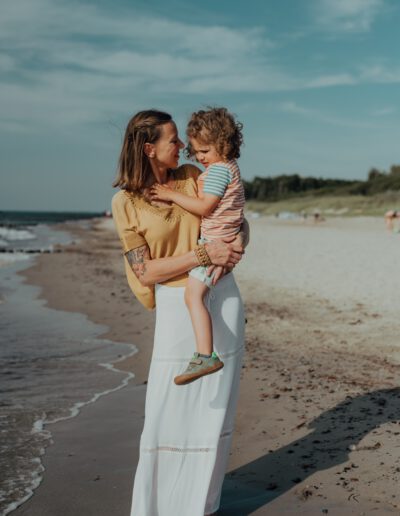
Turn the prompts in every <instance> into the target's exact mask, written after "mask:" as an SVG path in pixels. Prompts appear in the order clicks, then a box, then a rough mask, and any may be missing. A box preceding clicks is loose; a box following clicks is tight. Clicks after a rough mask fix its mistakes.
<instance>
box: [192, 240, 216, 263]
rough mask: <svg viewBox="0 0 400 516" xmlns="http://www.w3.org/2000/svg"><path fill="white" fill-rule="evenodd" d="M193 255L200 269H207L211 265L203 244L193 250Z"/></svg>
mask: <svg viewBox="0 0 400 516" xmlns="http://www.w3.org/2000/svg"><path fill="white" fill-rule="evenodd" d="M194 254H195V255H196V258H197V261H198V262H199V265H201V266H202V267H209V266H210V265H212V261H211V258H210V257H209V256H208V253H207V251H206V246H205V245H204V244H201V245H198V246H197V247H196V248H195V250H194Z"/></svg>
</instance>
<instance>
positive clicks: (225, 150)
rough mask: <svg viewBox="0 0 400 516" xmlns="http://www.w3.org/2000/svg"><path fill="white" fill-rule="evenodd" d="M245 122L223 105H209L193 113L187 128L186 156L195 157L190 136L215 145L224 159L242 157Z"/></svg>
mask: <svg viewBox="0 0 400 516" xmlns="http://www.w3.org/2000/svg"><path fill="white" fill-rule="evenodd" d="M242 129H243V124H241V123H240V122H237V121H236V120H235V118H234V116H233V115H232V114H231V113H229V111H228V110H227V109H226V108H223V107H220V108H218V107H214V108H212V107H208V108H207V111H204V110H200V111H197V112H196V113H193V114H192V116H191V117H190V120H189V123H188V125H187V128H186V135H187V137H188V139H189V144H188V146H187V147H186V149H185V153H186V156H187V157H188V158H193V156H194V154H195V153H194V150H193V148H192V146H191V145H190V138H195V139H196V140H199V141H201V142H203V143H206V144H212V145H215V149H216V151H217V152H218V154H219V155H220V156H221V158H223V159H224V160H227V161H229V160H231V159H234V158H239V157H240V146H241V145H242V143H243V134H242Z"/></svg>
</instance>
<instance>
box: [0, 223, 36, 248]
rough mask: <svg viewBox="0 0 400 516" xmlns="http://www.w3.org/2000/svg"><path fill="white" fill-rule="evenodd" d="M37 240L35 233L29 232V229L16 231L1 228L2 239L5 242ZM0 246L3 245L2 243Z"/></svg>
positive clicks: (0, 236) (0, 235) (0, 237)
mask: <svg viewBox="0 0 400 516" xmlns="http://www.w3.org/2000/svg"><path fill="white" fill-rule="evenodd" d="M35 238H36V235H35V233H33V231H29V229H15V228H8V227H1V226H0V239H1V240H3V241H4V240H5V241H6V242H7V241H8V242H10V241H12V242H13V241H15V240H34V239H35ZM1 240H0V242H1ZM0 245H3V244H2V243H0Z"/></svg>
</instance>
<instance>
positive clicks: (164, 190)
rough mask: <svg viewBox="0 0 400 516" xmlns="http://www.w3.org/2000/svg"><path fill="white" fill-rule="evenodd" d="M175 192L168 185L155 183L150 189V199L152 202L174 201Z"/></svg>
mask: <svg viewBox="0 0 400 516" xmlns="http://www.w3.org/2000/svg"><path fill="white" fill-rule="evenodd" d="M173 192H174V190H173V189H172V188H170V187H169V186H168V185H160V184H159V183H155V184H154V185H153V186H152V187H151V188H150V197H151V200H152V201H172V195H173Z"/></svg>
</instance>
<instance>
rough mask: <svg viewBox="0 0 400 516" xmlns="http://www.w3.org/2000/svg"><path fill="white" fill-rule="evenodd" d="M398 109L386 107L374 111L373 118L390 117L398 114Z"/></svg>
mask: <svg viewBox="0 0 400 516" xmlns="http://www.w3.org/2000/svg"><path fill="white" fill-rule="evenodd" d="M396 111H397V109H396V108H395V107H394V106H386V107H382V108H378V109H374V110H373V111H372V112H371V115H372V116H388V115H393V114H394V113H396Z"/></svg>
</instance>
